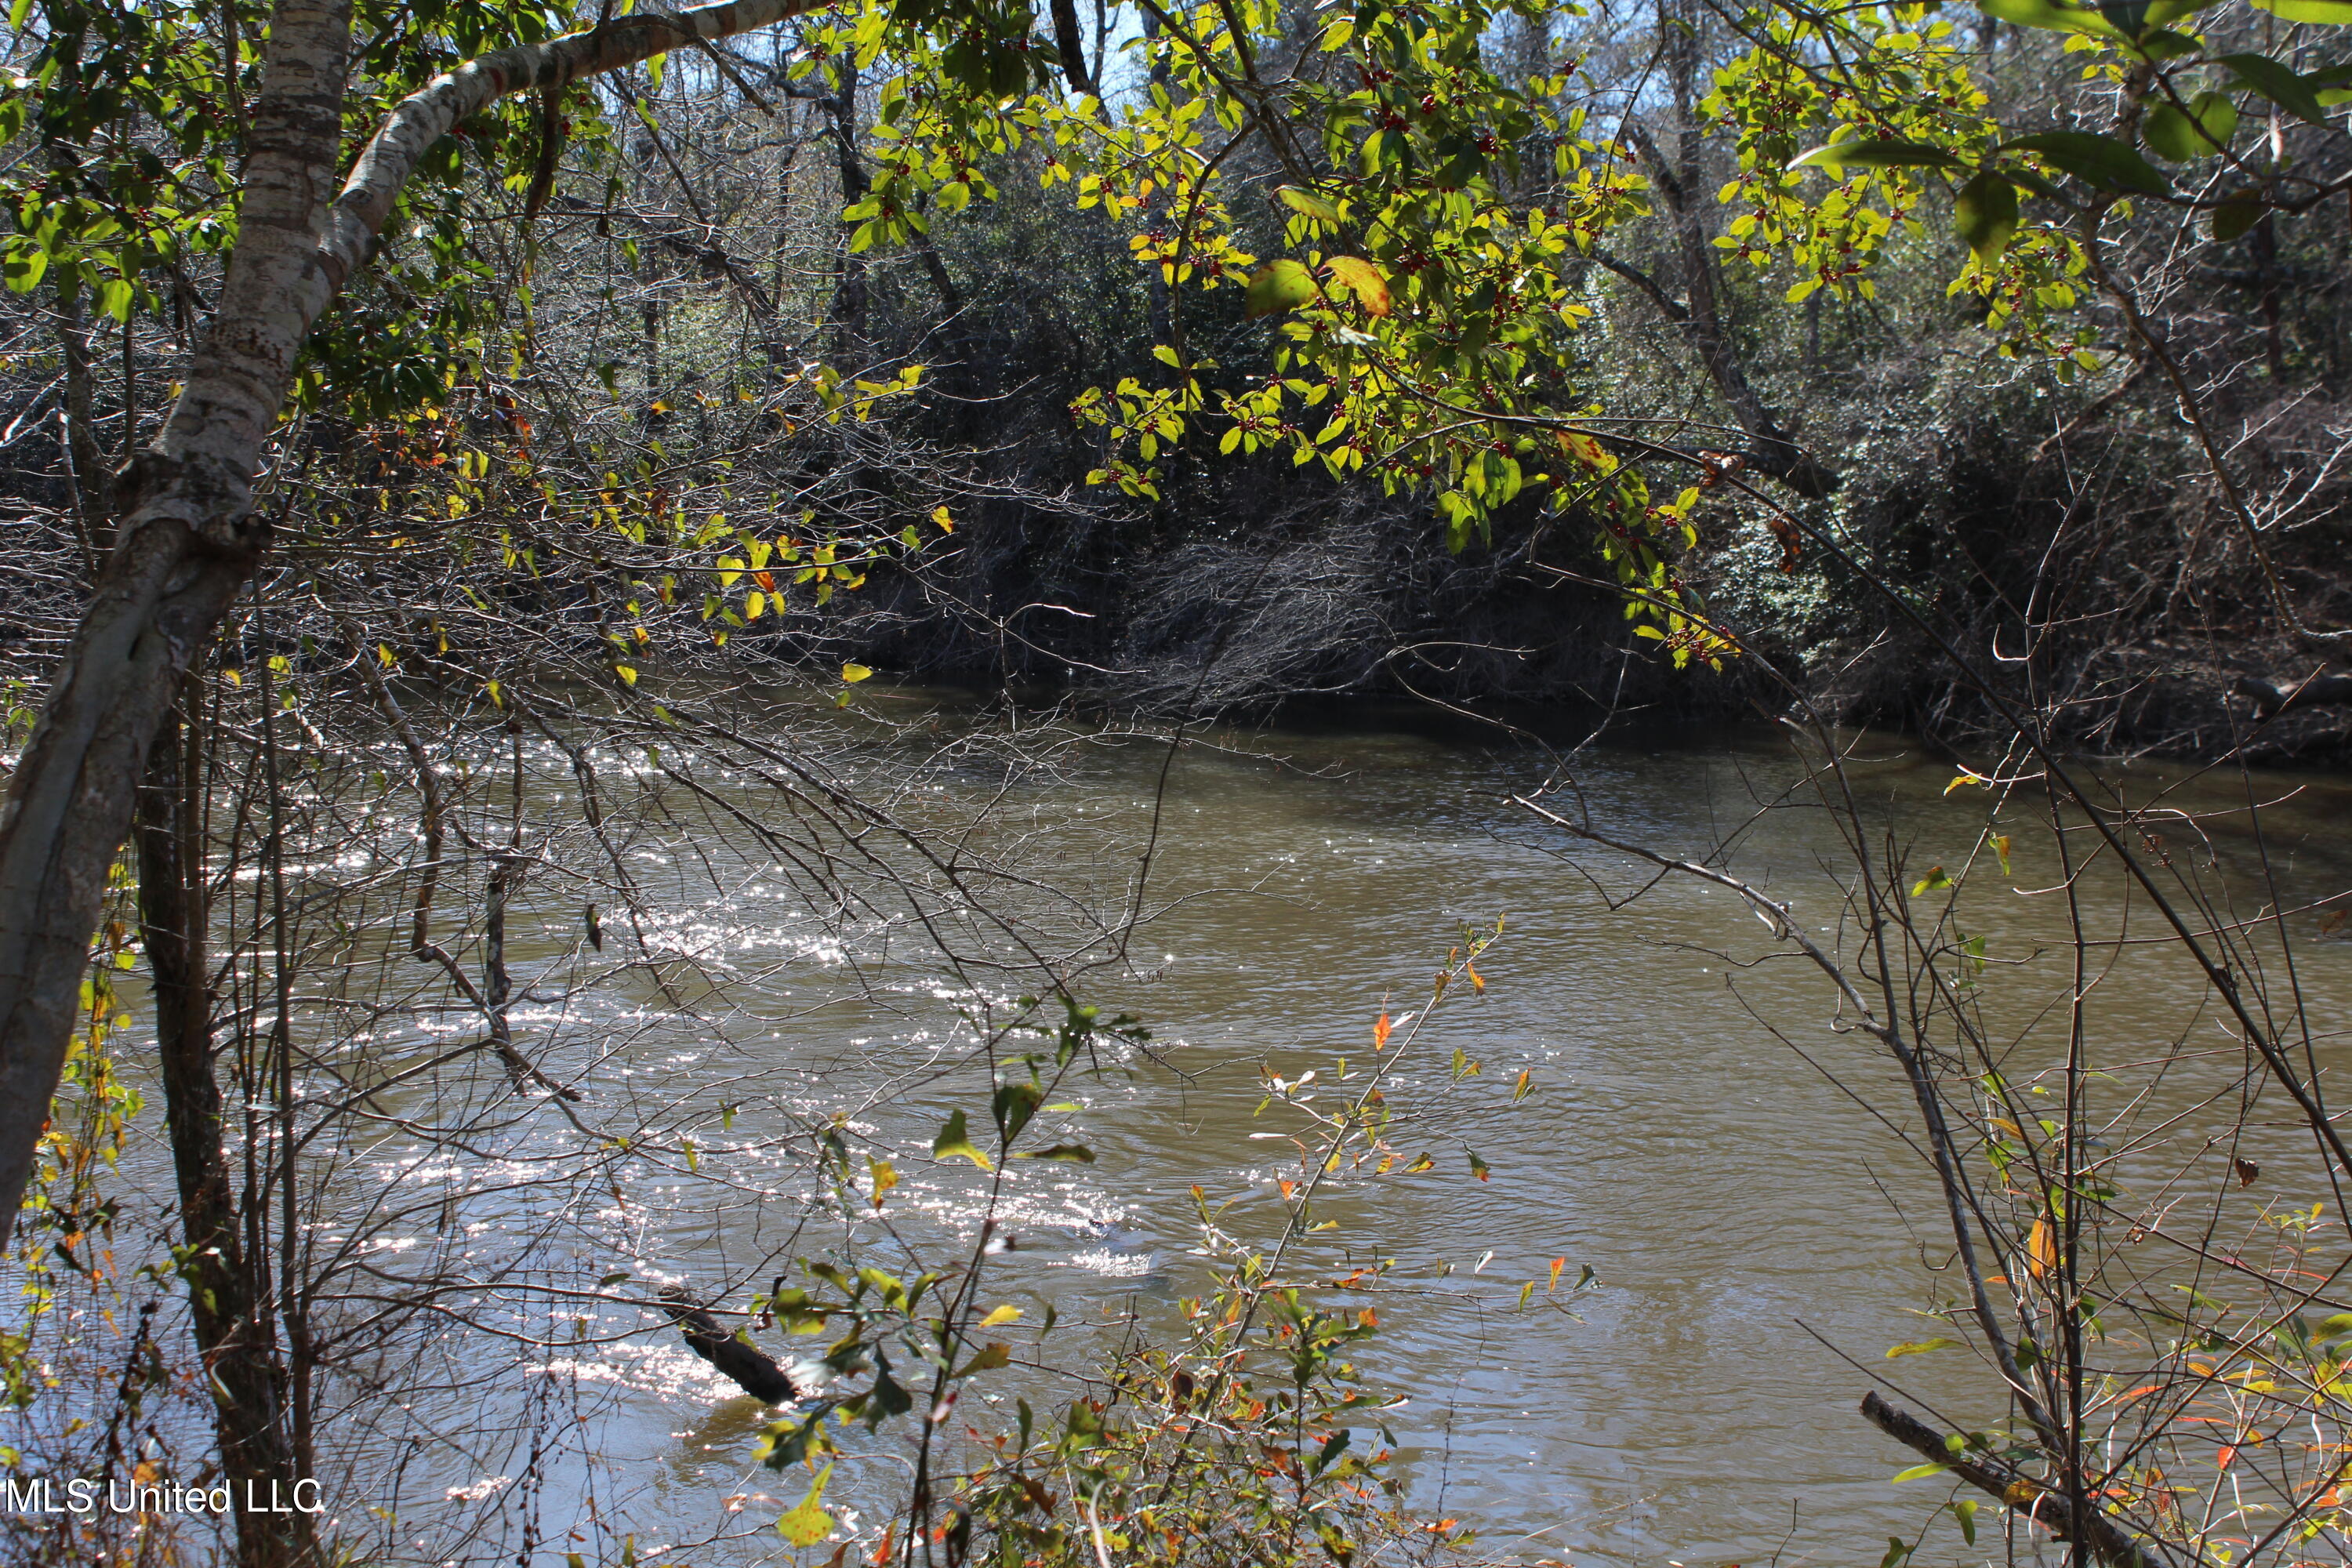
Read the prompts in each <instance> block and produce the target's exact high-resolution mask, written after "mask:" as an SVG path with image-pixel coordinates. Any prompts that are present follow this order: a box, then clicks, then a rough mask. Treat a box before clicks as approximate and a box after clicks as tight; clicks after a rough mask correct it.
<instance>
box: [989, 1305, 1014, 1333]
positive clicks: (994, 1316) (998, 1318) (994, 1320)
mask: <svg viewBox="0 0 2352 1568" xmlns="http://www.w3.org/2000/svg"><path fill="white" fill-rule="evenodd" d="M1020 1318H1021V1309H1020V1308H1018V1307H1013V1306H1004V1307H999V1308H997V1309H996V1310H994V1311H992V1312H991V1313H989V1314H988V1316H986V1317H985V1318H982V1320H981V1321H980V1326H981V1327H982V1328H983V1329H998V1328H1003V1326H1004V1325H1005V1324H1007V1323H1012V1322H1017V1321H1020Z"/></svg>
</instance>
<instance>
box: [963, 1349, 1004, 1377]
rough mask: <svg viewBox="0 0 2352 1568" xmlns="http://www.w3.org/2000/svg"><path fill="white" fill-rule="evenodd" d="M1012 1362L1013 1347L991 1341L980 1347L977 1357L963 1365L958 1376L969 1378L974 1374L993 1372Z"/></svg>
mask: <svg viewBox="0 0 2352 1568" xmlns="http://www.w3.org/2000/svg"><path fill="white" fill-rule="evenodd" d="M1012 1361H1013V1347H1012V1346H1010V1345H1007V1344H1003V1343H1001V1342H998V1341H995V1340H991V1341H989V1342H988V1343H987V1344H985V1345H983V1346H982V1347H981V1351H980V1353H979V1354H978V1355H976V1356H973V1357H972V1358H971V1360H970V1361H968V1362H966V1363H963V1370H962V1371H961V1373H958V1375H959V1376H962V1377H970V1376H971V1374H972V1373H975V1372H994V1371H995V1370H996V1369H997V1368H998V1367H1000V1366H1006V1365H1009V1364H1011V1363H1012Z"/></svg>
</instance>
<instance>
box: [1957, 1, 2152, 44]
mask: <svg viewBox="0 0 2352 1568" xmlns="http://www.w3.org/2000/svg"><path fill="white" fill-rule="evenodd" d="M1977 6H1978V8H1979V10H1981V11H1983V12H1984V14H1985V15H1986V16H1998V17H2000V19H2001V20H2002V21H2004V22H2014V23H2016V24H2017V25H2018V26H2021V27H2042V28H2046V29H2048V30H2049V31H2051V32H2053V33H2089V34H2091V35H2092V36H2093V37H2101V38H2113V39H2116V41H2117V42H2128V41H2129V40H2130V35H2129V34H2127V33H2126V32H2125V31H2124V30H2123V29H2122V28H2120V27H2118V26H2116V25H2115V24H2114V23H2113V22H2111V21H2109V20H2107V18H2106V16H2105V15H2104V14H2103V13H2102V12H2099V11H2095V10H2091V9H2088V8H2086V7H2083V6H2075V5H2056V4H2053V0H1977Z"/></svg>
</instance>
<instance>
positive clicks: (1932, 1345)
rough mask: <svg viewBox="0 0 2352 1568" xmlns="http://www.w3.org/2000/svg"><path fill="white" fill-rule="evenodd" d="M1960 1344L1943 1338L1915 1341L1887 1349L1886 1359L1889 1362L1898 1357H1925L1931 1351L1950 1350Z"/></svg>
mask: <svg viewBox="0 0 2352 1568" xmlns="http://www.w3.org/2000/svg"><path fill="white" fill-rule="evenodd" d="M1958 1343H1959V1341H1958V1340H1948V1339H1943V1338H1941V1337H1938V1338H1936V1339H1932V1340H1913V1341H1911V1342H1908V1343H1906V1344H1899V1345H1890V1346H1889V1347H1887V1352H1886V1359H1887V1360H1888V1361H1893V1360H1895V1358H1896V1357H1898V1356H1906V1355H1925V1354H1927V1352H1929V1351H1940V1350H1948V1349H1949V1348H1950V1347H1952V1346H1954V1345H1957V1344H1958Z"/></svg>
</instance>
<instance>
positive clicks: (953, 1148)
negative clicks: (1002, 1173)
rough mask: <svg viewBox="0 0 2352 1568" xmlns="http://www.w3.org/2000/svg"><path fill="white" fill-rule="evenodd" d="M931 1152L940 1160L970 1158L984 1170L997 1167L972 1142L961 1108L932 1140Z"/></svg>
mask: <svg viewBox="0 0 2352 1568" xmlns="http://www.w3.org/2000/svg"><path fill="white" fill-rule="evenodd" d="M931 1154H932V1156H933V1157H934V1158H936V1159H940V1160H956V1159H962V1160H969V1161H971V1163H973V1164H975V1165H978V1166H979V1167H980V1168H981V1169H982V1170H983V1171H992V1170H994V1169H996V1165H995V1163H994V1162H992V1161H991V1160H990V1159H989V1157H988V1156H987V1155H985V1154H983V1153H982V1152H980V1149H979V1147H978V1145H976V1144H974V1143H973V1142H972V1141H971V1131H970V1129H968V1128H967V1127H966V1126H965V1125H964V1120H963V1112H962V1111H961V1110H958V1111H956V1112H954V1113H953V1114H952V1115H950V1117H949V1118H948V1119H947V1124H946V1125H945V1126H943V1127H941V1128H940V1135H939V1136H938V1137H936V1138H934V1139H932V1140H931Z"/></svg>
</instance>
